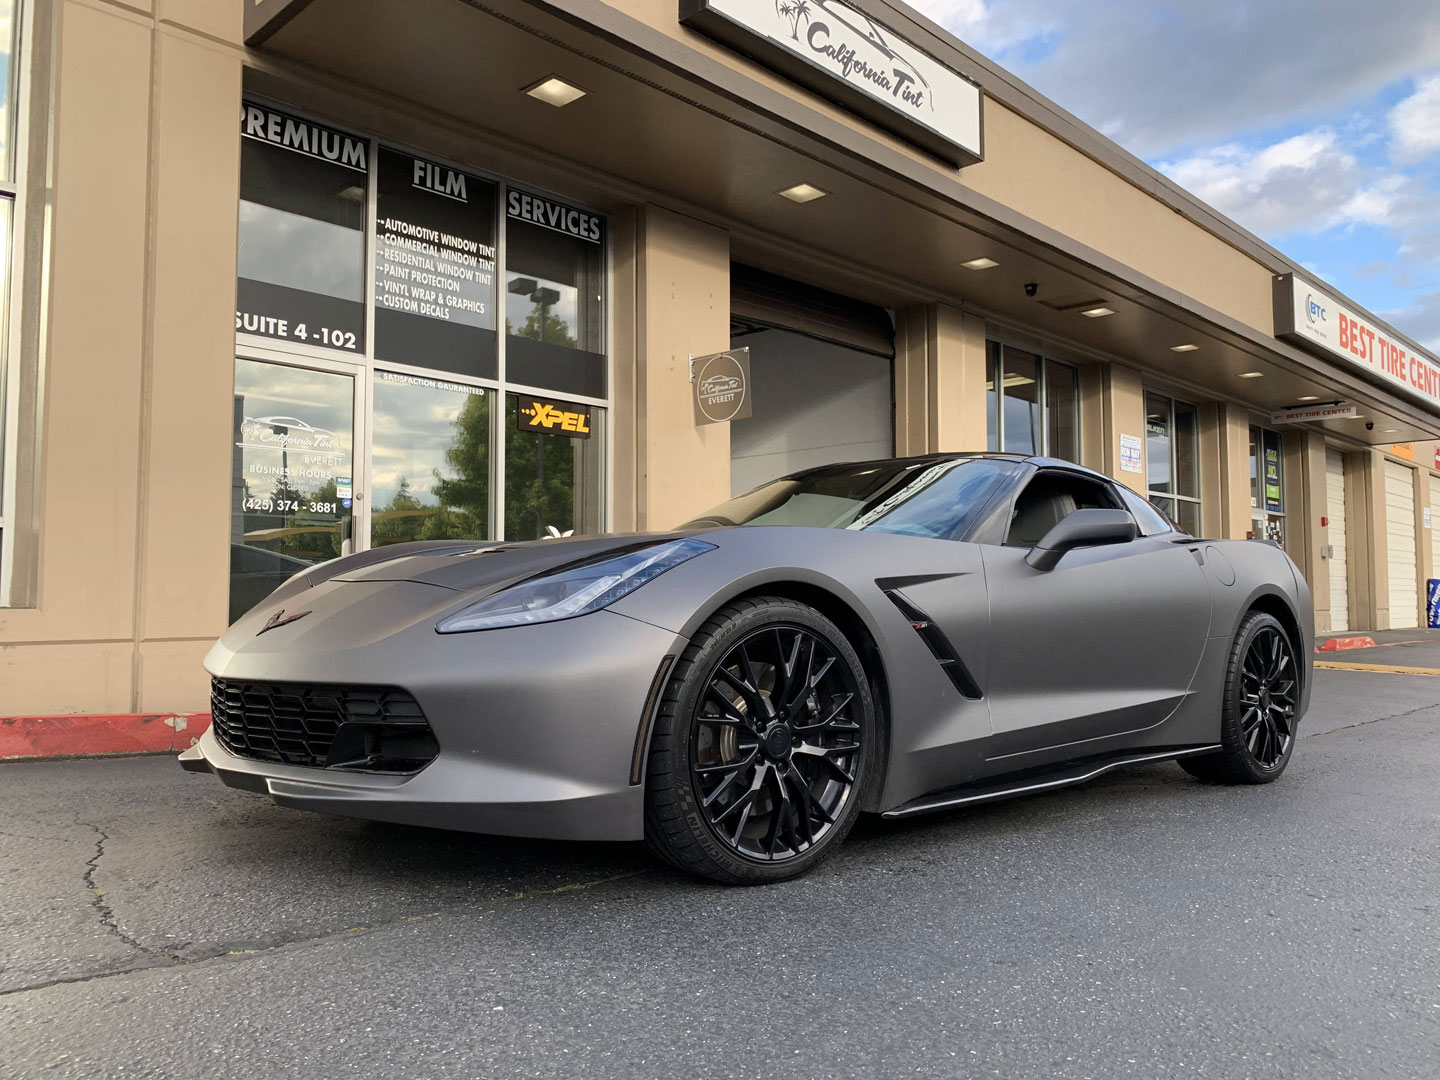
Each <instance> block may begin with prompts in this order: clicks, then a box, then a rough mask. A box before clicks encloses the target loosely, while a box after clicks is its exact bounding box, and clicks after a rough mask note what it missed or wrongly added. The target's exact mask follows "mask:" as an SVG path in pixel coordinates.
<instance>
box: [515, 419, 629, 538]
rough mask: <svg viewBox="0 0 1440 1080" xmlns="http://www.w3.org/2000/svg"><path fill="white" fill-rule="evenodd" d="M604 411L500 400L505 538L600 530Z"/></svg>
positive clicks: (562, 534) (560, 534) (537, 536)
mask: <svg viewBox="0 0 1440 1080" xmlns="http://www.w3.org/2000/svg"><path fill="white" fill-rule="evenodd" d="M604 421H605V414H604V412H603V411H602V410H600V409H592V408H591V407H590V406H588V405H583V404H580V403H578V402H570V401H555V400H552V399H548V398H537V397H535V396H533V395H530V394H518V395H517V394H510V395H509V396H508V397H507V398H506V400H505V432H506V435H505V439H506V451H505V539H506V540H543V539H544V538H546V537H554V536H568V535H570V534H571V533H581V534H584V533H593V532H599V531H600V530H601V528H602V527H603V526H602V524H601V516H600V490H601V483H602V479H603V477H604V460H603V454H604V448H605V434H604V427H603V425H604Z"/></svg>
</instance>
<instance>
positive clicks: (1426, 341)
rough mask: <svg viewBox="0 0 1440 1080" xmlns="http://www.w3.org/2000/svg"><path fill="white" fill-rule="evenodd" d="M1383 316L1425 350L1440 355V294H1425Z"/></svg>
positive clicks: (1383, 313)
mask: <svg viewBox="0 0 1440 1080" xmlns="http://www.w3.org/2000/svg"><path fill="white" fill-rule="evenodd" d="M1381 314H1382V315H1383V316H1384V317H1385V319H1386V320H1387V321H1389V322H1390V323H1391V324H1393V325H1395V326H1398V327H1399V328H1400V329H1401V330H1403V331H1405V332H1406V333H1407V334H1409V335H1410V336H1411V337H1412V338H1414V339H1415V340H1416V341H1418V342H1420V344H1421V345H1423V346H1424V347H1425V348H1427V349H1429V350H1430V351H1431V352H1433V353H1436V354H1437V355H1440V292H1431V293H1424V294H1423V295H1420V296H1417V297H1415V298H1414V299H1413V300H1412V301H1411V302H1410V303H1409V304H1407V305H1406V306H1405V307H1403V308H1400V309H1399V310H1397V311H1386V312H1381Z"/></svg>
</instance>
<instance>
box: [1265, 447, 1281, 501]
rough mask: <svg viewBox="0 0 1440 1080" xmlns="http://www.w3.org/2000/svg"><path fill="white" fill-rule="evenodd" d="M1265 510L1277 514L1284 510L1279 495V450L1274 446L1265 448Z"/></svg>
mask: <svg viewBox="0 0 1440 1080" xmlns="http://www.w3.org/2000/svg"><path fill="white" fill-rule="evenodd" d="M1265 509H1266V510H1273V511H1275V512H1277V513H1279V512H1281V511H1283V510H1284V509H1285V503H1284V501H1283V499H1282V497H1281V494H1280V450H1279V448H1278V447H1274V446H1267V447H1266V448H1265Z"/></svg>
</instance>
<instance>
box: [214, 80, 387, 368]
mask: <svg viewBox="0 0 1440 1080" xmlns="http://www.w3.org/2000/svg"><path fill="white" fill-rule="evenodd" d="M240 134H241V139H240V220H239V255H238V260H237V266H236V275H237V278H238V281H237V286H236V310H235V330H236V333H240V334H253V335H256V336H259V337H266V338H275V339H279V340H282V341H291V342H295V343H297V344H300V345H304V346H307V347H319V348H327V349H341V350H343V351H345V352H352V353H363V352H364V351H365V213H366V202H367V198H368V183H369V144H368V142H366V140H364V139H362V138H359V137H357V136H354V135H349V134H346V133H345V132H342V131H338V130H336V129H334V128H331V127H327V126H325V125H323V124H317V123H314V122H313V121H309V120H304V119H301V118H299V117H295V116H292V115H290V114H288V113H284V112H281V111H279V110H276V109H272V108H270V107H268V106H264V105H258V104H255V103H253V102H246V103H245V104H244V105H243V106H242V107H241V114H240Z"/></svg>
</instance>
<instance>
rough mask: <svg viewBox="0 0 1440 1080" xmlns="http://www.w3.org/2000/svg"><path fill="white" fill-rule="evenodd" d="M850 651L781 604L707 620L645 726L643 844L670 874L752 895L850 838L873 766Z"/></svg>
mask: <svg viewBox="0 0 1440 1080" xmlns="http://www.w3.org/2000/svg"><path fill="white" fill-rule="evenodd" d="M877 741H878V740H877V735H876V723H875V706H874V701H873V699H872V697H871V693H870V687H869V683H868V680H867V678H866V675H865V669H864V667H863V665H862V664H861V662H860V658H859V656H858V655H857V654H856V652H855V649H854V648H853V647H852V646H851V644H850V643H849V642H848V641H847V640H846V639H845V636H844V635H843V634H842V633H841V632H840V630H839V628H837V627H836V626H835V624H834V623H832V622H831V621H830V620H829V619H827V618H825V617H824V616H823V615H821V614H820V613H819V612H818V611H815V610H814V609H813V608H810V607H807V606H805V605H803V604H799V603H796V602H795V601H793V600H787V599H782V598H776V597H762V598H756V599H748V600H740V601H736V602H735V603H733V604H731V605H729V606H727V607H725V608H723V609H721V610H720V611H719V612H717V613H716V614H715V615H714V616H713V617H712V618H711V619H710V620H709V621H707V622H706V623H705V625H704V626H702V627H701V628H700V631H699V632H698V633H697V634H696V635H695V637H694V638H693V639H692V641H691V643H690V645H689V647H688V648H687V649H686V650H685V653H684V654H683V655H682V656H681V658H680V660H679V662H678V663H677V664H676V665H675V672H674V674H673V676H672V677H671V680H670V683H669V685H668V687H667V688H666V691H665V695H664V697H663V699H662V701H661V705H660V708H659V711H658V715H657V717H656V723H655V735H654V738H653V740H652V742H651V747H650V757H649V770H648V776H647V779H646V798H645V840H646V843H647V844H648V845H649V847H650V848H651V850H652V851H654V852H655V853H656V854H658V855H660V856H661V857H662V858H664V859H666V860H667V861H669V862H670V863H672V864H673V865H675V866H677V867H679V868H680V869H682V870H687V871H689V872H691V873H694V874H697V875H699V876H701V877H708V878H711V879H714V880H716V881H723V882H727V883H731V884H761V883H764V882H771V881H782V880H784V879H786V878H792V877H796V876H798V875H800V874H803V873H805V872H806V871H808V870H811V869H813V868H814V867H815V866H816V865H817V864H818V863H819V862H820V861H821V860H822V859H823V858H825V856H826V855H827V854H829V852H830V851H832V850H833V849H834V848H835V846H836V845H838V844H839V843H840V842H841V841H842V840H843V839H844V838H845V834H846V833H848V832H849V831H850V827H851V826H852V825H853V824H854V823H855V817H856V815H857V814H858V813H859V812H860V799H861V795H862V793H863V792H864V790H865V785H866V784H867V783H868V782H869V780H870V776H871V774H872V773H873V772H874V770H875V768H876V765H875V762H876V761H877V760H878V746H877Z"/></svg>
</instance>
